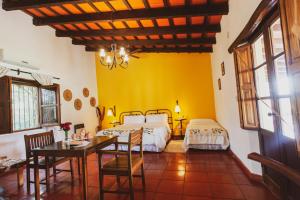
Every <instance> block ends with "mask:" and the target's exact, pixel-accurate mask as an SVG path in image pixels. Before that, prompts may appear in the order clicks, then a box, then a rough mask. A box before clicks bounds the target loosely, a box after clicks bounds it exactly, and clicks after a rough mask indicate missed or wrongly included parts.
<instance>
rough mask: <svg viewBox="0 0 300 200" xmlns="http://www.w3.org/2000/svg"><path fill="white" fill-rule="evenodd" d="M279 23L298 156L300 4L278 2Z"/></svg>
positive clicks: (295, 1)
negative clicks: (286, 66) (289, 87)
mask: <svg viewBox="0 0 300 200" xmlns="http://www.w3.org/2000/svg"><path fill="white" fill-rule="evenodd" d="M280 11H281V23H282V30H283V37H284V46H285V51H286V60H287V65H288V73H289V77H290V80H291V82H292V85H293V95H292V112H293V118H294V127H295V132H296V139H297V147H298V152H299V155H300V2H299V0H280Z"/></svg>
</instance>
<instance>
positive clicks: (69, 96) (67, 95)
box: [63, 89, 73, 101]
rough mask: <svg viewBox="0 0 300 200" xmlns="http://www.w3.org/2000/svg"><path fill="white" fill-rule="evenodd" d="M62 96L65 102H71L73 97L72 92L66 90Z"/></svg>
mask: <svg viewBox="0 0 300 200" xmlns="http://www.w3.org/2000/svg"><path fill="white" fill-rule="evenodd" d="M63 96H64V99H65V101H71V100H72V97H73V94H72V91H71V90H69V89H66V90H65V91H64V93H63Z"/></svg>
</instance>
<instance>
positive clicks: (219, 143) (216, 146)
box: [183, 119, 229, 150]
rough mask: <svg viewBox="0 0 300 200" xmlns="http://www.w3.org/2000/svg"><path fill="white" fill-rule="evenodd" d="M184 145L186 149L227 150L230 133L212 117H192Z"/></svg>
mask: <svg viewBox="0 0 300 200" xmlns="http://www.w3.org/2000/svg"><path fill="white" fill-rule="evenodd" d="M183 145H184V148H185V149H186V150H188V149H189V148H192V149H202V150H226V149H227V148H228V147H229V139H228V133H227V131H226V130H225V129H224V128H223V127H221V126H220V124H219V123H217V122H216V121H214V120H212V119H192V120H190V122H189V124H188V126H187V128H186V132H185V137H184V141H183Z"/></svg>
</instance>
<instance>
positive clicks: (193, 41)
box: [72, 37, 216, 47]
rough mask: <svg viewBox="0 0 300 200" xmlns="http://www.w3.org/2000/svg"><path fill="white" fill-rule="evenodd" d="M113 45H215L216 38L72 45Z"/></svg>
mask: <svg viewBox="0 0 300 200" xmlns="http://www.w3.org/2000/svg"><path fill="white" fill-rule="evenodd" d="M112 43H116V44H117V45H122V46H125V47H127V46H136V45H140V46H145V45H170V44H174V45H181V44H182V45H183V44H186V45H192V44H215V43H216V38H214V37H212V38H197V39H168V40H167V39H160V40H117V41H109V40H77V39H73V40H72V44H75V45H94V46H100V47H107V46H110V45H111V44H112Z"/></svg>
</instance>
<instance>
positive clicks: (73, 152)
mask: <svg viewBox="0 0 300 200" xmlns="http://www.w3.org/2000/svg"><path fill="white" fill-rule="evenodd" d="M88 141H89V142H90V143H89V144H88V145H86V146H84V147H73V146H70V145H68V143H66V142H63V141H60V142H56V143H54V144H51V145H48V146H45V147H43V148H37V149H34V150H33V156H34V165H35V167H34V181H35V187H34V188H35V199H40V184H39V183H40V177H39V168H38V157H39V156H54V157H77V158H81V161H82V187H83V199H88V197H87V195H88V192H87V187H88V183H87V156H88V155H90V154H92V153H94V152H95V151H96V149H97V148H104V147H107V146H109V145H111V144H113V143H115V142H116V141H117V137H116V136H98V137H94V138H93V139H91V140H88Z"/></svg>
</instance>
